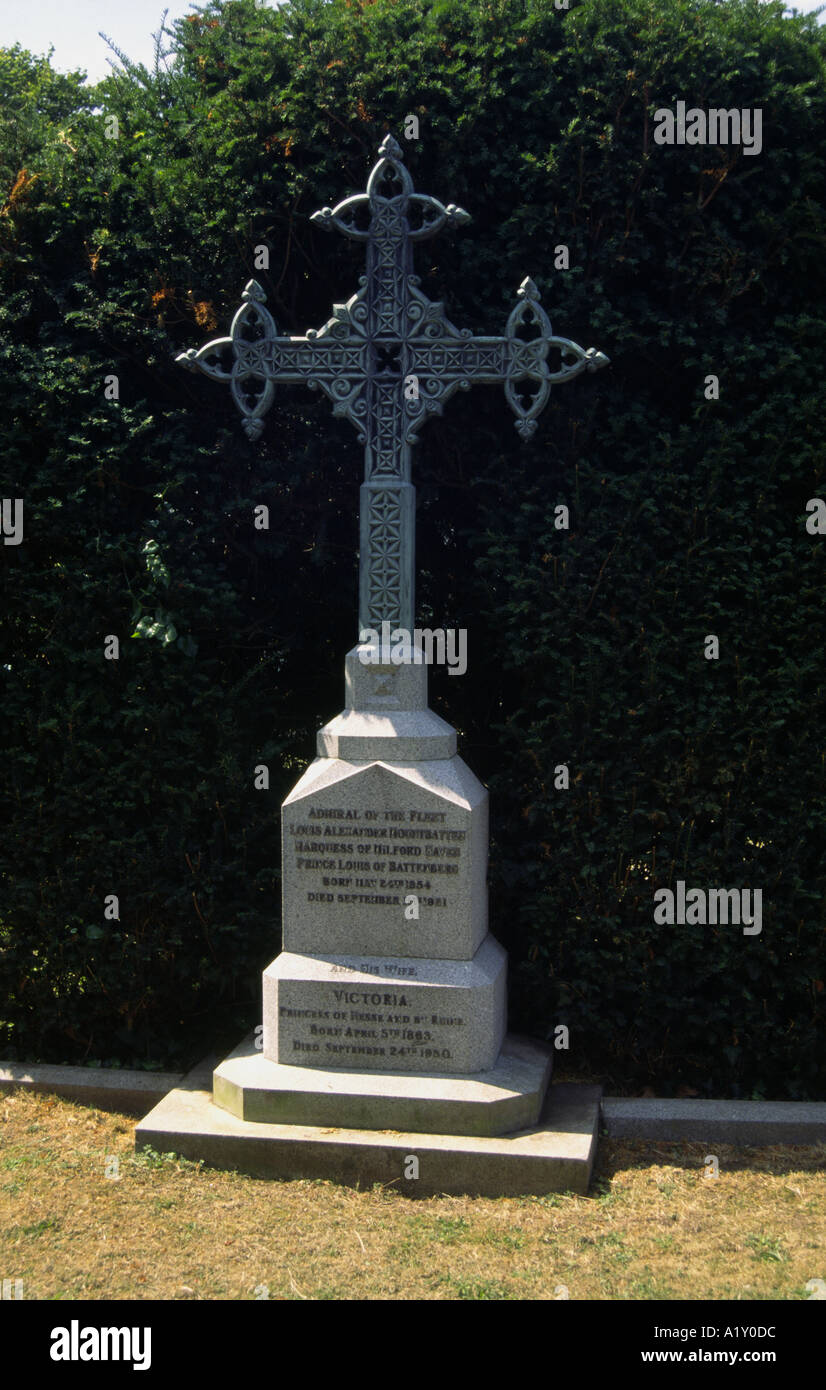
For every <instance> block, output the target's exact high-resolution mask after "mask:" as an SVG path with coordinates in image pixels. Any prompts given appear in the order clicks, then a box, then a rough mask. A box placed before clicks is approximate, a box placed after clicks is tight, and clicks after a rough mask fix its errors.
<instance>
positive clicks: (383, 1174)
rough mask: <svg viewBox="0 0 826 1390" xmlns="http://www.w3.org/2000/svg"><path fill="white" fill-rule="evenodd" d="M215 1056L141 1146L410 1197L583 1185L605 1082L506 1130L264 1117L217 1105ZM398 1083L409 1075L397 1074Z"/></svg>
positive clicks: (150, 1121) (554, 1096)
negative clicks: (411, 1128) (402, 1128)
mask: <svg viewBox="0 0 826 1390" xmlns="http://www.w3.org/2000/svg"><path fill="white" fill-rule="evenodd" d="M212 1065H213V1062H212V1061H211V1060H210V1061H209V1062H208V1063H206V1064H205V1065H203V1066H201V1067H200V1068H196V1069H195V1071H194V1072H190V1074H189V1076H188V1077H187V1078H186V1079H185V1081H184V1082H183V1083H182V1085H181V1086H179V1087H178V1088H177V1089H175V1090H174V1091H170V1093H169V1095H167V1096H166V1097H165V1098H164V1099H163V1100H162V1101H161V1102H160V1104H159V1105H156V1106H155V1108H154V1110H152V1111H151V1112H150V1113H149V1114H148V1115H147V1116H146V1118H145V1119H143V1120H141V1122H140V1124H139V1125H138V1127H137V1129H136V1131H135V1145H136V1148H138V1149H140V1148H142V1147H143V1146H144V1145H146V1144H149V1145H150V1146H151V1147H152V1148H153V1149H155V1150H157V1151H158V1152H161V1153H169V1152H172V1153H176V1154H180V1155H181V1157H183V1158H189V1159H195V1160H197V1159H202V1160H203V1161H204V1162H205V1163H207V1164H209V1165H210V1166H211V1167H213V1168H228V1169H234V1170H236V1171H238V1172H242V1173H249V1174H250V1175H252V1176H255V1177H262V1178H278V1179H282V1180H285V1181H287V1180H291V1179H297V1178H305V1179H307V1178H310V1179H318V1178H326V1179H329V1180H331V1181H333V1182H339V1183H346V1184H347V1185H349V1186H356V1187H360V1188H366V1187H371V1186H372V1185H373V1184H374V1183H377V1182H378V1183H382V1184H384V1185H385V1186H388V1187H393V1188H394V1189H395V1190H397V1191H399V1192H403V1193H404V1194H405V1196H408V1197H431V1196H435V1195H438V1194H440V1193H448V1194H453V1195H457V1196H458V1195H467V1196H490V1197H496V1196H509V1195H510V1196H520V1195H523V1194H524V1195H527V1194H540V1195H541V1194H545V1193H548V1192H577V1193H586V1192H587V1191H588V1184H589V1181H590V1176H591V1170H592V1167H593V1163H594V1156H595V1152H596V1143H597V1129H598V1121H599V1100H600V1088H599V1087H598V1086H578V1085H573V1084H570V1083H562V1084H559V1085H556V1086H551V1087H550V1089H549V1091H548V1096H547V1100H546V1105H545V1109H544V1111H543V1114H542V1117H541V1119H540V1121H539V1124H538V1125H536V1126H534V1127H532V1128H529V1129H524V1130H519V1131H518V1132H517V1133H515V1134H507V1135H502V1136H499V1137H488V1136H484V1135H482V1136H467V1135H450V1134H414V1133H407V1132H399V1131H395V1130H356V1129H345V1128H336V1127H335V1126H332V1125H328V1126H323V1127H322V1126H309V1125H297V1124H261V1123H258V1122H254V1121H250V1120H242V1119H239V1118H238V1116H236V1115H231V1114H230V1113H229V1112H228V1111H227V1110H222V1109H221V1108H220V1107H219V1106H217V1105H215V1104H214V1102H213V1100H212V1096H211V1093H210V1090H209V1084H210V1077H211V1068H212ZM393 1079H394V1082H400V1081H403V1080H409V1078H402V1077H394V1078H393Z"/></svg>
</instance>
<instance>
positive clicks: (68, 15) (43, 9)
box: [0, 0, 826, 82]
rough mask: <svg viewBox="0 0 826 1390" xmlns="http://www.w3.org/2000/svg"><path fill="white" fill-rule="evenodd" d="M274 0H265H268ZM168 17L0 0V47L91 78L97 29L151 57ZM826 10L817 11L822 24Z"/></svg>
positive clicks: (137, 56) (184, 7)
mask: <svg viewBox="0 0 826 1390" xmlns="http://www.w3.org/2000/svg"><path fill="white" fill-rule="evenodd" d="M274 2H275V0H266V3H268V4H273V3H274ZM821 3H823V0H796V4H795V8H796V9H797V10H800V11H803V12H806V13H808V12H809V11H810V10H816V9H818V7H819V5H820V4H821ZM167 8H168V9H169V20H172V19H178V18H180V17H181V16H182V15H185V14H191V13H193V12H194V11H195V10H196V9H197V8H198V5H197V3H196V0H167V3H166V4H164V0H0V48H10V47H11V45H12V44H14V43H20V44H22V45H23V47H24V48H28V49H29V50H30V51H31V52H33V53H45V52H46V51H47V50H48V48H49V47H50V45H52V44H53V45H54V50H55V51H54V57H53V58H52V63H53V64H54V66H55V67H56V68H61V69H63V70H64V71H65V70H67V69H69V68H84V69H85V70H86V72H87V73H88V75H89V80H90V81H91V82H96V81H97V80H98V79H99V78H101V77H105V76H106V74H107V73H108V72H110V71H111V69H110V67H109V65H108V64H107V61H106V59H107V56H114V55H109V50H108V48H107V47H106V44H105V43H104V42H103V39H101V38H99V37H98V30H100V29H102V30H103V32H104V33H105V34H108V35H109V37H110V38H111V39H113V40H114V42H115V43H116V44H117V46H118V48H120V49H122V51H123V52H124V53H126V54H127V56H128V57H129V58H131V59H133V61H134V62H137V63H146V64H147V65H148V64H149V63H151V61H152V54H153V43H152V35H153V34H154V33H155V32H156V31H157V29H158V27H159V25H160V22H161V16H162V14H163V12H164V9H167ZM824 20H826V14H824V15H823V16H821V23H823V22H824Z"/></svg>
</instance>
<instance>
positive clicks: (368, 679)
mask: <svg viewBox="0 0 826 1390" xmlns="http://www.w3.org/2000/svg"><path fill="white" fill-rule="evenodd" d="M344 670H345V697H344V698H345V708H344V712H343V713H342V714H339V715H337V716H336V718H335V719H332V720H331V721H330V723H329V724H325V726H324V728H323V729H322V730H321V731H320V732H319V734H318V744H317V747H318V755H319V757H320V758H344V759H346V760H347V761H348V762H372V761H373V760H374V759H376V758H380V759H381V760H382V761H384V762H396V763H408V762H421V761H427V762H430V761H432V760H434V759H439V758H452V757H453V756H454V755H455V753H456V731H455V729H453V728H452V727H451V725H450V724H447V723H446V722H445V720H444V719H440V718H439V716H438V714H434V713H433V711H432V710H431V709H428V707H427V666H426V664H425V661H424V657H423V653H422V651H421V649H420V648H419V647H414V646H412V645H410V646H403V645H401V644H398V645H395V646H393V647H387V646H385V647H381V646H377V645H372V644H370V643H362V644H361V645H360V646H358V647H354V648H353V649H352V651H349V652H348V653H347V656H346V657H345V661H344Z"/></svg>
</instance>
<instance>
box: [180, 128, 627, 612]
mask: <svg viewBox="0 0 826 1390" xmlns="http://www.w3.org/2000/svg"><path fill="white" fill-rule="evenodd" d="M311 220H312V221H313V222H315V223H316V224H317V225H318V226H320V227H321V228H323V229H325V230H327V231H331V230H333V229H334V228H335V229H336V230H337V231H340V232H342V233H343V234H344V236H346V237H349V238H350V239H351V240H353V241H360V242H364V244H365V247H366V259H367V264H366V268H365V269H366V273H365V274H364V275H363V276H362V277H361V279H360V282H359V289H358V291H357V293H356V294H354V295H353V297H352V298H351V299H349V300H348V301H347V303H346V304H336V305H334V307H333V314H332V317H331V318H330V319H328V321H327V323H325V324H324V326H323V327H322V328H320V329H318V330H315V329H310V330H309V331H308V332H307V333H306V334H305V335H304V336H303V337H289V336H282V335H280V334H279V332H278V328H277V326H276V323H275V320H274V319H273V317H272V315H271V314H270V312H269V310H268V309H267V308H266V303H265V295H264V291H263V289H262V288H261V286H260V285H259V284H258V282H257V281H255V280H250V281H249V283H248V284H247V286H246V288H245V289H244V293H243V295H242V304H241V307H240V309H239V310H238V312H237V313H236V315H235V317H234V319H233V321H232V326H231V328H230V332H229V336H228V337H226V338H216V339H215V340H214V341H212V342H210V343H207V344H206V345H205V346H204V347H202V348H200V349H199V350H195V349H194V348H191V349H190V350H189V351H188V352H184V353H181V354H180V355H179V357H178V359H177V360H178V361H179V362H181V363H182V364H183V365H184V366H185V367H188V368H190V369H191V370H193V371H203V372H205V373H206V375H207V376H210V377H213V378H214V379H215V380H217V381H223V382H227V383H229V386H230V390H231V392H232V396H233V399H234V401H235V404H236V405H237V407H238V409H239V411H240V412H241V415H242V418H243V425H244V429H245V431H246V433H247V435H248V436H249V438H250V439H253V440H255V439H258V438H259V436H260V435H261V433H262V430H263V428H264V424H263V421H264V416H265V415H266V413H267V411H268V410H269V408H270V406H271V405H272V402H273V400H274V397H275V385H276V384H277V383H283V384H297V383H304V384H305V385H306V386H309V387H310V388H311V389H314V390H321V391H323V392H324V393H325V395H327V396H328V397H329V399H330V401H331V402H332V405H333V414H334V415H338V416H341V417H343V418H345V419H348V420H349V421H350V422H351V424H353V425H354V426H355V427H356V429H357V430H358V435H359V440H360V442H361V443H362V444H363V445H364V457H365V468H364V483H363V485H362V491H361V508H360V549H361V556H360V576H361V577H360V606H359V624H360V627H361V628H362V629H363V628H365V627H372V628H379V627H380V626H381V624H382V622H384V621H390V622H392V623H394V624H398V625H399V626H400V627H407V628H412V626H413V598H414V592H413V588H414V586H413V552H414V539H413V525H414V515H415V502H414V489H413V487H412V485H411V482H410V472H411V446H412V445H413V444H414V443H415V440H416V435H417V431H418V430H419V428H420V426H421V425H422V424H423V423H424V422H425V421H426V420H427V419H428V417H429V416H430V415H439V414H441V412H442V410H443V409H444V405H445V402H446V401H447V400H449V398H450V397H451V396H452V395H453V393H454V392H455V391H458V390H465V391H466V390H468V389H469V388H470V387H471V386H473V385H474V384H477V383H488V384H492V385H501V386H503V387H504V390H505V398H506V400H507V402H508V405H509V406H510V408H511V410H512V411H513V413H514V415H515V416H516V428H517V430H518V431H519V434H520V435H521V437H522V438H523V439H530V438H531V436H532V435H533V433H534V431H535V430H536V422H537V417H538V415H539V414H540V412H541V411H542V410H543V409H544V407H545V405H546V403H547V401H548V397H549V395H550V390H551V387H552V386H554V385H557V384H559V383H562V382H565V381H570V380H571V379H572V378H573V377H575V376H578V375H579V373H580V372H582V371H591V372H593V371H596V370H597V368H599V367H602V366H604V365H605V364H606V363H607V361H608V359H607V357H606V356H605V355H604V353H601V352H597V351H596V350H595V349H594V348H589V349H588V350H587V352H586V351H585V350H584V349H583V348H581V347H580V346H579V344H578V343H574V342H572V341H571V340H570V339H569V338H558V337H555V336H554V334H553V332H552V330H551V324H550V322H549V320H548V316H547V314H546V313H545V311H544V309H543V308H542V306H541V304H540V300H539V291H538V290H537V288H536V285H535V284H534V283H533V281H532V280H523V282H522V284H521V285H520V287H519V290H518V293H517V303H516V305H515V306H514V308H513V310H512V311H511V313H510V315H509V317H508V320H507V323H506V325H505V332H504V335H503V336H502V337H495V338H494V337H490V338H489V337H474V335H473V334H472V332H471V331H470V329H460V328H457V327H456V326H455V324H453V323H451V321H450V320H449V319H448V317H447V316H446V314H445V311H444V305H443V304H442V303H441V302H436V301H433V300H430V299H428V298H427V296H426V295H425V294H424V293H423V292H422V289H421V282H420V280H419V277H418V276H417V275H414V273H413V243H414V242H416V241H423V240H425V239H426V238H428V237H432V236H435V235H436V234H437V232H439V231H441V229H442V228H443V227H445V226H446V225H453V226H461V225H462V224H463V223H465V222H468V221H470V218H469V215H468V213H466V212H465V211H464V209H463V208H460V207H457V206H456V204H455V203H448V204H447V206H446V207H445V206H444V204H442V203H440V202H439V200H438V199H437V198H433V197H430V196H429V195H426V194H423V193H416V192H415V190H414V188H413V180H412V179H411V177H410V174H409V172H408V170H407V169H406V168H405V165H404V163H403V161H402V157H401V150H400V148H399V146H398V145H397V144H396V141H395V140H394V139H393V137H392V136H390V135H388V136H387V137H386V138H385V139H384V141H383V142H382V144H381V146H380V149H379V160H378V162H377V164H376V165H375V167H374V168H373V170H372V172H371V174H370V177H369V179H368V181H367V190H366V192H364V193H357V194H355V195H353V196H352V197H349V198H345V199H344V200H343V202H341V203H339V204H338V205H337V206H336V207H334V208H329V207H324V208H321V210H320V211H319V212H316V213H314V214H313V216H312V219H311ZM551 349H556V350H558V352H559V357H560V365H559V367H558V368H557V370H555V371H551V369H550V367H549V365H548V354H549V351H550V350H551Z"/></svg>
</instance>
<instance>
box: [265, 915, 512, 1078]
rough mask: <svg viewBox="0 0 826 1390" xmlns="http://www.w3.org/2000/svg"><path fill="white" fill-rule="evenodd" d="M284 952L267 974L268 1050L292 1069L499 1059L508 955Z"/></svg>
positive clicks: (491, 949)
mask: <svg viewBox="0 0 826 1390" xmlns="http://www.w3.org/2000/svg"><path fill="white" fill-rule="evenodd" d="M351 959H352V961H353V963H352V965H350V964H347V963H346V962H342V961H341V959H339V960H333V959H328V960H326V961H322V960H319V959H318V958H312V957H308V956H302V955H299V954H297V953H288V952H284V953H282V955H281V956H279V957H278V959H277V960H276V961H274V962H273V964H272V965H271V966H270V967H269V968H268V970H266V971H265V972H264V1055H265V1056H266V1057H269V1058H270V1059H271V1060H273V1061H277V1062H281V1063H286V1064H288V1065H291V1066H303V1067H321V1068H326V1067H335V1068H340V1069H344V1070H347V1069H350V1070H353V1069H355V1070H358V1071H409V1072H428V1071H429V1072H439V1071H443V1072H447V1073H450V1074H454V1075H455V1074H456V1073H457V1072H473V1071H482V1070H484V1069H485V1068H487V1067H490V1066H493V1065H494V1063H495V1060H496V1057H497V1056H498V1053H499V1048H500V1046H501V1041H502V1037H503V1036H504V1026H505V969H506V967H505V954H504V952H503V951H502V948H501V946H499V945H498V944H497V943H496V942H494V941H493V938H492V937H488V938H487V940H486V941H485V942H484V943H483V945H482V946H481V948H480V950H479V952H478V953H477V957H476V959H475V960H473V961H419V962H416V961H413V960H399V959H393V960H387V959H383V958H382V957H378V958H377V959H374V960H371V961H362V960H361V959H360V958H359V957H358V956H356V957H352V958H351Z"/></svg>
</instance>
